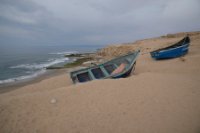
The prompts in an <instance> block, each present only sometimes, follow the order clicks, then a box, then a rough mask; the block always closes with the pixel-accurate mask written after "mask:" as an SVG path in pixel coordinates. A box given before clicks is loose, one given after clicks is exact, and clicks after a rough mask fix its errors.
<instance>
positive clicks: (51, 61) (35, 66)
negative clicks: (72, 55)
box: [10, 58, 69, 69]
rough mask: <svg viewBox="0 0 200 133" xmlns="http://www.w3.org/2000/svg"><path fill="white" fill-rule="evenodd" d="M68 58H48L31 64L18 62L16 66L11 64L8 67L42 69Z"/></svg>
mask: <svg viewBox="0 0 200 133" xmlns="http://www.w3.org/2000/svg"><path fill="white" fill-rule="evenodd" d="M68 60H69V58H60V59H49V60H48V61H47V62H45V63H33V64H20V65H16V66H11V67H10V68H12V69H16V68H22V69H42V68H46V67H49V66H52V65H55V64H59V63H63V62H66V61H68Z"/></svg>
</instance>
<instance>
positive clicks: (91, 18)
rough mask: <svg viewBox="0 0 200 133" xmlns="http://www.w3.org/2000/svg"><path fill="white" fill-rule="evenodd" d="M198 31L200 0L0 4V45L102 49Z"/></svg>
mask: <svg viewBox="0 0 200 133" xmlns="http://www.w3.org/2000/svg"><path fill="white" fill-rule="evenodd" d="M198 30H200V0H0V45H21V44H23V45H86V44H87V45H88V44H89V45H105V44H113V43H122V42H132V41H135V40H138V39H142V38H149V37H155V36H160V35H163V34H167V33H175V32H183V31H198Z"/></svg>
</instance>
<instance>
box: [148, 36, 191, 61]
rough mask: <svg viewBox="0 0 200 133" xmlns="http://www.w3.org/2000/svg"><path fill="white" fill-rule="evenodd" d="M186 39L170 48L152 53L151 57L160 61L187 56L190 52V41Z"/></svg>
mask: <svg viewBox="0 0 200 133" xmlns="http://www.w3.org/2000/svg"><path fill="white" fill-rule="evenodd" d="M184 39H185V40H186V39H187V41H185V40H184ZM184 39H183V40H181V41H180V42H178V43H177V44H175V45H172V46H170V47H167V48H164V49H161V50H156V51H153V52H151V53H150V54H151V57H152V58H154V59H156V60H159V59H170V58H176V57H180V56H183V55H185V54H187V53H188V51H189V42H190V40H189V37H187V38H184ZM180 43H182V44H180ZM176 45H177V46H176Z"/></svg>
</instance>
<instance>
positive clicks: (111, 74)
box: [70, 50, 140, 84]
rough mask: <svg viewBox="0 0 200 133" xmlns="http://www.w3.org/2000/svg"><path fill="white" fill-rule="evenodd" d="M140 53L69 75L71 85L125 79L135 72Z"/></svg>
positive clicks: (133, 53) (136, 52) (130, 54)
mask: <svg viewBox="0 0 200 133" xmlns="http://www.w3.org/2000/svg"><path fill="white" fill-rule="evenodd" d="M139 53H140V51H139V50H138V51H135V52H132V53H128V54H126V55H124V56H120V57H117V58H115V59H112V60H110V61H108V62H105V63H102V64H99V65H95V66H91V67H88V68H84V69H80V70H76V71H72V72H71V73H70V76H71V79H72V81H73V83H74V84H75V83H82V82H88V81H92V80H96V79H107V78H113V79H115V78H125V77H127V76H129V75H130V73H131V71H133V70H135V64H136V59H137V57H138V55H139Z"/></svg>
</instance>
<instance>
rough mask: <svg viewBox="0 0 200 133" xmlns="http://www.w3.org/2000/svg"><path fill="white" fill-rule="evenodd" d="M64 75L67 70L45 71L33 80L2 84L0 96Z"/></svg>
mask: <svg viewBox="0 0 200 133" xmlns="http://www.w3.org/2000/svg"><path fill="white" fill-rule="evenodd" d="M64 73H65V74H66V76H67V73H69V70H68V69H57V70H47V71H46V72H45V73H43V74H41V75H38V76H37V77H34V78H30V79H25V80H21V81H16V82H12V83H6V84H2V85H0V94H2V93H7V92H10V91H13V90H17V89H20V88H22V87H25V86H28V85H32V84H37V83H39V82H41V81H43V80H46V79H49V78H52V77H55V76H58V75H62V74H64Z"/></svg>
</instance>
